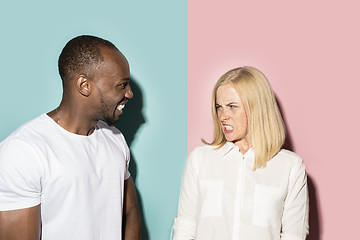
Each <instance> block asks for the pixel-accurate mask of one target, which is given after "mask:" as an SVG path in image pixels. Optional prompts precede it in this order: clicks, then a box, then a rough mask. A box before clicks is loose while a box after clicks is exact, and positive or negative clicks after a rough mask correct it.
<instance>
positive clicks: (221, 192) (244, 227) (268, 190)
mask: <svg viewBox="0 0 360 240" xmlns="http://www.w3.org/2000/svg"><path fill="white" fill-rule="evenodd" d="M253 166H254V151H253V149H250V150H249V151H248V152H247V153H246V154H245V155H243V154H241V152H240V151H239V149H238V147H237V146H235V145H234V144H233V143H231V142H228V143H226V144H225V145H224V146H223V147H222V148H220V149H218V150H215V147H213V146H202V147H198V148H196V149H195V150H194V151H193V152H192V153H191V154H190V155H189V158H188V161H187V164H186V168H185V172H184V176H183V180H182V186H181V192H180V200H179V208H178V214H177V217H176V218H175V223H174V238H173V239H174V240H189V239H196V240H215V239H216V240H243V239H245V240H273V239H281V240H300V239H305V238H306V235H307V234H308V229H309V227H308V212H309V201H308V189H307V181H306V180H307V177H306V173H305V166H304V164H303V162H302V160H301V158H300V157H299V156H298V155H296V154H295V153H293V152H290V151H287V150H281V151H280V152H279V153H278V154H277V155H276V156H274V157H273V158H272V159H271V160H270V161H268V162H267V166H266V167H265V168H260V169H257V170H255V171H253Z"/></svg>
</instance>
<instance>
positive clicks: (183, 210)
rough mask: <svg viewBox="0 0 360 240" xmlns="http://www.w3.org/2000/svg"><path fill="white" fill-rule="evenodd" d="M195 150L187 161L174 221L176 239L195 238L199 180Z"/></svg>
mask: <svg viewBox="0 0 360 240" xmlns="http://www.w3.org/2000/svg"><path fill="white" fill-rule="evenodd" d="M197 172H198V171H197V166H196V160H195V152H192V153H191V154H190V155H189V158H188V161H187V163H186V167H185V171H184V175H183V179H182V184H181V191H180V199H179V208H178V214H177V217H176V218H175V223H174V238H173V239H174V240H190V239H195V235H196V218H197V198H198V180H197Z"/></svg>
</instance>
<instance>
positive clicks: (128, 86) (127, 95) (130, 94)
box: [125, 85, 134, 99]
mask: <svg viewBox="0 0 360 240" xmlns="http://www.w3.org/2000/svg"><path fill="white" fill-rule="evenodd" d="M133 96H134V94H133V92H132V91H131V87H130V85H127V89H126V93H125V97H126V98H128V99H130V98H133Z"/></svg>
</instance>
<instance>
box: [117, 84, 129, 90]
mask: <svg viewBox="0 0 360 240" xmlns="http://www.w3.org/2000/svg"><path fill="white" fill-rule="evenodd" d="M127 85H128V83H122V84H120V85H119V87H120V88H121V89H125V88H126V86H127Z"/></svg>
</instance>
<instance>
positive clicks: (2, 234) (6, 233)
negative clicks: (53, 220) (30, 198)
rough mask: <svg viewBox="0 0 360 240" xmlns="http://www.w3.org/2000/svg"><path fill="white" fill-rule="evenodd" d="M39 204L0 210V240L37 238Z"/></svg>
mask: <svg viewBox="0 0 360 240" xmlns="http://www.w3.org/2000/svg"><path fill="white" fill-rule="evenodd" d="M40 235H41V211H40V205H37V206H35V207H31V208H25V209H20V210H13V211H0V240H39V239H40Z"/></svg>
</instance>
